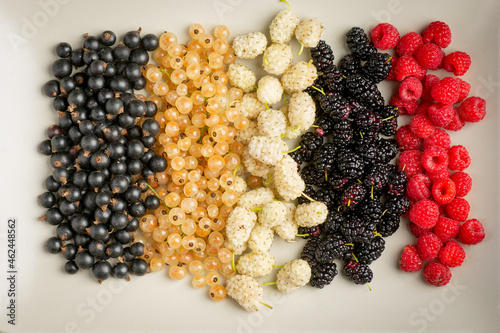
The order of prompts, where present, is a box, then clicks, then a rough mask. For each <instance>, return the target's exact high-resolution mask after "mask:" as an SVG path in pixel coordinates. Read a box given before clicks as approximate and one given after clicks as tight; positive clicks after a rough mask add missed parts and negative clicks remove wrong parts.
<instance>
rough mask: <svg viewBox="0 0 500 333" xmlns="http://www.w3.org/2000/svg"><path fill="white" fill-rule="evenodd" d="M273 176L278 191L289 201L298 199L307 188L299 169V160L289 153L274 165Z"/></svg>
mask: <svg viewBox="0 0 500 333" xmlns="http://www.w3.org/2000/svg"><path fill="white" fill-rule="evenodd" d="M273 177H274V179H273V181H274V186H275V188H276V191H278V194H279V195H280V197H282V198H283V199H285V200H287V201H290V200H295V199H297V198H298V197H299V196H300V195H301V194H302V192H303V191H304V190H305V188H306V184H305V183H304V181H303V180H302V178H301V177H300V175H299V172H298V170H297V162H295V161H294V160H293V159H292V158H291V157H290V156H289V155H285V156H284V157H283V158H282V159H281V161H280V162H279V163H278V164H277V165H276V166H275V167H274V172H273Z"/></svg>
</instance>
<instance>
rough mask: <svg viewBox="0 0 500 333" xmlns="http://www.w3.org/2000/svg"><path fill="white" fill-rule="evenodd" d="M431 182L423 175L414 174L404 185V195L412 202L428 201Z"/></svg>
mask: <svg viewBox="0 0 500 333" xmlns="http://www.w3.org/2000/svg"><path fill="white" fill-rule="evenodd" d="M430 187H431V181H430V179H429V177H427V176H426V175H424V174H421V173H419V174H416V175H414V176H413V177H411V178H410V179H409V180H408V184H407V185H406V194H407V195H408V198H409V199H410V200H413V201H420V200H423V199H429V198H430V197H431V190H430Z"/></svg>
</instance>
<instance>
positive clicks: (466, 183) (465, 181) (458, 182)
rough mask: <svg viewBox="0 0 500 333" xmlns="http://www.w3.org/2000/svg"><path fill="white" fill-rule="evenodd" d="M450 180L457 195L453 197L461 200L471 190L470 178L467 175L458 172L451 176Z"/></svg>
mask: <svg viewBox="0 0 500 333" xmlns="http://www.w3.org/2000/svg"><path fill="white" fill-rule="evenodd" d="M451 180H453V182H454V183H455V186H456V189H457V193H456V194H455V196H457V197H459V198H461V197H465V196H466V195H467V194H468V193H469V192H470V190H471V188H472V178H471V176H469V174H467V173H465V172H462V171H458V172H455V173H454V174H453V175H451Z"/></svg>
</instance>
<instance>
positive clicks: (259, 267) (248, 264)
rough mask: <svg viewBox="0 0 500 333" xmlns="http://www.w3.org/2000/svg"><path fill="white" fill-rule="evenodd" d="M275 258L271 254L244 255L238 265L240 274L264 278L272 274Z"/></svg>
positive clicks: (237, 268)
mask: <svg viewBox="0 0 500 333" xmlns="http://www.w3.org/2000/svg"><path fill="white" fill-rule="evenodd" d="M273 265H274V257H273V256H272V255H270V254H269V253H254V252H249V253H245V254H243V255H242V256H241V257H240V258H239V259H238V263H237V264H236V270H237V271H238V273H240V274H243V275H248V276H251V277H254V278H256V277H263V276H266V275H269V274H271V272H272V270H273Z"/></svg>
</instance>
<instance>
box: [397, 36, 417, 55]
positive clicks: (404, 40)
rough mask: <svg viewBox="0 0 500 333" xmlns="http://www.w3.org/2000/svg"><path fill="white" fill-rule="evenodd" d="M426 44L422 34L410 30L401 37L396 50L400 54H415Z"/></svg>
mask: <svg viewBox="0 0 500 333" xmlns="http://www.w3.org/2000/svg"><path fill="white" fill-rule="evenodd" d="M422 45H424V42H423V40H422V36H420V34H418V33H416V32H409V33H407V34H406V35H404V36H403V37H401V38H400V39H399V42H398V45H397V46H396V50H397V52H398V54H399V55H400V56H406V55H414V54H415V53H416V52H417V50H418V49H419V48H420V47H421V46H422Z"/></svg>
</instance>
